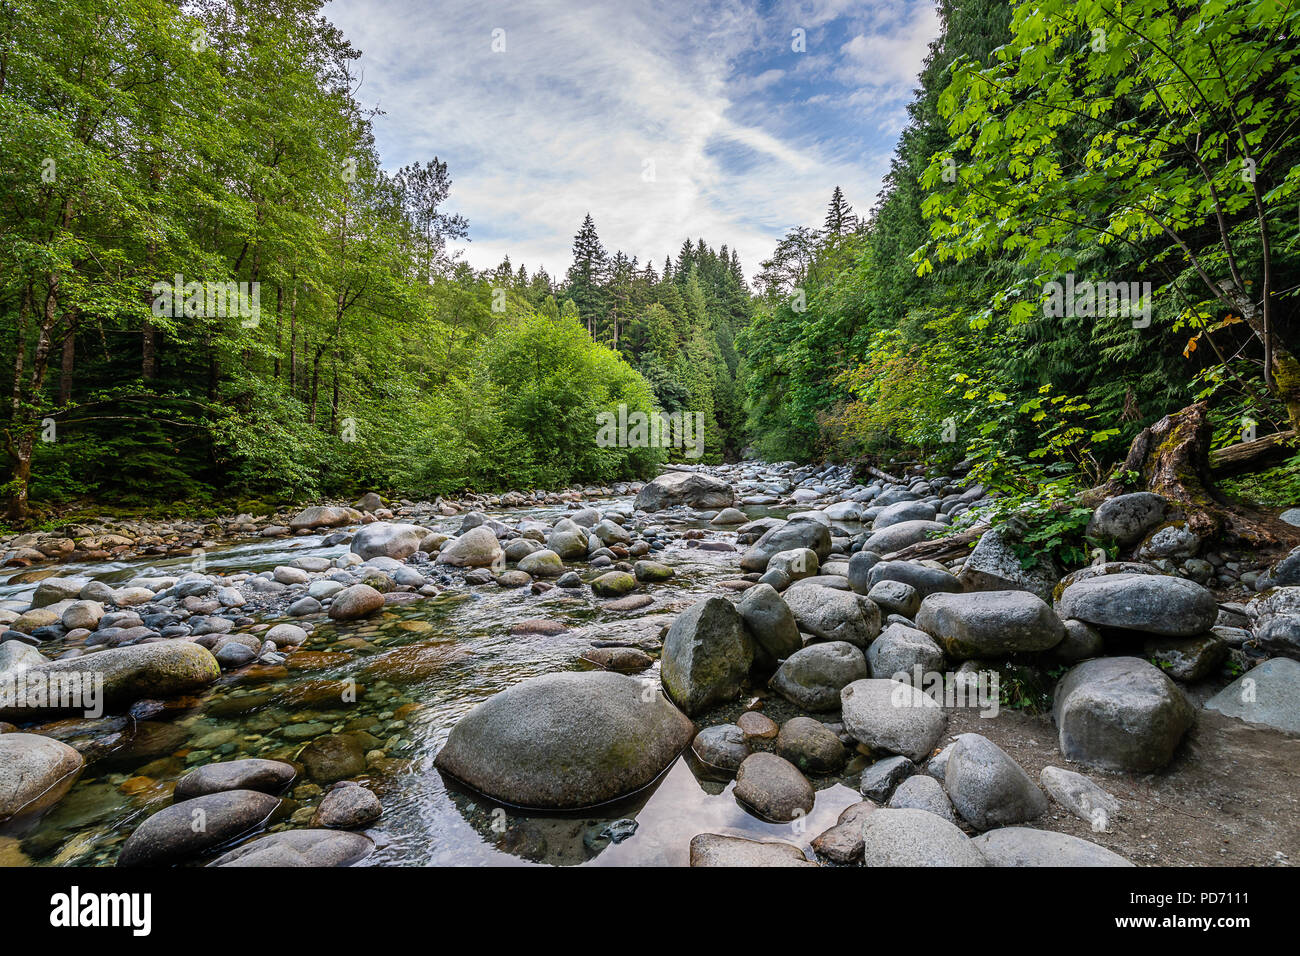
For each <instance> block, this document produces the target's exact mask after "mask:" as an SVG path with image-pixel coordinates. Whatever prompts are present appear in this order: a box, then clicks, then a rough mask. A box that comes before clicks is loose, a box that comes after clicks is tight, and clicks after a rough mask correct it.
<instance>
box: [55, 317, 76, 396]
mask: <svg viewBox="0 0 1300 956" xmlns="http://www.w3.org/2000/svg"><path fill="white" fill-rule="evenodd" d="M69 321H71V319H70V318H69ZM76 361H77V333H76V332H74V331H73V330H72V329H68V332H67V334H66V335H65V336H64V337H63V362H62V366H61V367H60V369H59V407H60V408H62V407H64V406H67V405H69V404H71V403H72V377H73V373H74V372H75V371H76Z"/></svg>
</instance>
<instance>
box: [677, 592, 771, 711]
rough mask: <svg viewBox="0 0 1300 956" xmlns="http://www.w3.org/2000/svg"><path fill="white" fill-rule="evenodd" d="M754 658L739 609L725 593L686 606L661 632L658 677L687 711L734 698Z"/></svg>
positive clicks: (751, 644) (700, 709)
mask: <svg viewBox="0 0 1300 956" xmlns="http://www.w3.org/2000/svg"><path fill="white" fill-rule="evenodd" d="M753 661H754V646H753V642H752V640H751V638H750V636H749V634H748V633H746V631H745V625H744V621H743V620H742V619H741V616H740V613H739V612H738V611H737V610H736V608H735V607H734V606H733V605H732V603H731V602H730V601H728V600H726V599H725V598H719V597H712V598H706V599H705V600H703V601H701V602H699V603H698V604H694V605H692V606H691V607H689V608H687V609H686V610H685V611H683V612H682V613H681V614H679V615H677V619H676V620H675V621H673V624H672V627H670V628H669V629H668V633H667V634H666V635H665V636H664V646H663V651H662V653H661V656H660V664H659V671H660V679H661V680H662V681H663V685H664V691H665V692H666V693H667V694H668V697H669V699H670V700H672V701H673V703H675V704H676V705H677V706H678V707H680V708H681V709H682V710H684V711H685V712H686V713H687V714H691V715H694V714H698V713H699V712H700V711H702V710H704V709H705V708H706V707H709V706H710V705H711V704H718V703H722V702H724V701H728V700H732V699H734V698H735V697H736V696H737V695H738V694H739V693H740V689H741V686H742V685H743V684H744V681H745V678H746V677H747V676H748V675H749V668H750V665H751V664H752V663H753Z"/></svg>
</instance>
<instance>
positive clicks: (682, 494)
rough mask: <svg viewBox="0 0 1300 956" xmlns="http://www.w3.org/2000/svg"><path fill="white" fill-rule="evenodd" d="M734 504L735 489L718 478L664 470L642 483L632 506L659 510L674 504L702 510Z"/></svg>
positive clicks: (699, 473) (646, 509) (728, 506)
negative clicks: (651, 479)
mask: <svg viewBox="0 0 1300 956" xmlns="http://www.w3.org/2000/svg"><path fill="white" fill-rule="evenodd" d="M735 503H736V493H735V491H733V490H732V488H731V485H729V484H727V483H726V482H725V481H723V480H721V479H720V478H714V477H713V476H712V475H706V474H703V473H702V472H694V471H668V472H664V473H663V474H662V475H660V476H659V477H658V478H656V479H655V480H654V481H651V482H649V483H647V484H645V485H643V486H642V488H641V490H640V491H639V492H637V496H636V501H635V502H634V507H635V508H637V509H638V510H640V511H662V510H663V509H665V508H671V507H673V506H674V505H689V506H690V507H692V508H699V509H702V510H703V509H719V508H730V507H731V506H733V505H734V504H735Z"/></svg>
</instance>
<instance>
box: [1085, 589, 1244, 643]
mask: <svg viewBox="0 0 1300 956" xmlns="http://www.w3.org/2000/svg"><path fill="white" fill-rule="evenodd" d="M1061 616H1062V617H1072V618H1077V619H1078V620H1080V621H1086V622H1088V623H1089V624H1096V625H1097V626H1098V627H1110V628H1122V629H1125V630H1132V631H1143V632H1145V633H1148V634H1165V635H1168V636H1170V637H1191V636H1192V635H1194V634H1203V633H1205V632H1206V631H1208V630H1209V629H1210V628H1211V627H1213V626H1214V622H1215V619H1216V618H1217V617H1218V616H1219V607H1218V604H1217V603H1216V602H1215V600H1214V595H1213V594H1211V593H1210V592H1209V591H1207V590H1206V589H1205V588H1203V587H1201V586H1200V585H1199V584H1197V583H1196V582H1194V581H1189V580H1187V579H1186V578H1177V577H1173V576H1170V575H1155V574H1108V575H1101V576H1099V577H1094V578H1089V579H1086V580H1082V581H1076V582H1074V583H1073V584H1071V585H1069V586H1068V587H1066V588H1065V590H1064V591H1063V592H1062V593H1061Z"/></svg>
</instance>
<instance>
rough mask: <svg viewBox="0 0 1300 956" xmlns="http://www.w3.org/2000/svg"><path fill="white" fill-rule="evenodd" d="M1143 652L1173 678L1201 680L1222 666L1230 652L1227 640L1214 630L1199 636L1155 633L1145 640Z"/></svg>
mask: <svg viewBox="0 0 1300 956" xmlns="http://www.w3.org/2000/svg"><path fill="white" fill-rule="evenodd" d="M1142 656H1143V657H1145V658H1146V659H1147V660H1149V661H1151V662H1152V663H1153V664H1155V665H1156V666H1157V667H1159V668H1160V669H1161V670H1162V671H1164V672H1165V673H1166V674H1168V675H1169V676H1170V677H1172V678H1173V679H1174V680H1181V681H1189V682H1190V681H1198V680H1202V679H1204V678H1206V677H1209V676H1210V675H1211V674H1213V673H1214V672H1215V671H1217V670H1218V669H1219V665H1220V664H1222V663H1223V661H1224V659H1225V658H1227V656H1228V642H1227V641H1225V640H1224V639H1223V638H1221V637H1219V636H1218V635H1217V634H1215V633H1214V632H1213V631H1210V632H1207V633H1205V634H1198V635H1197V636H1196V637H1152V638H1147V640H1146V641H1145V642H1144V643H1143V644H1142Z"/></svg>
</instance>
